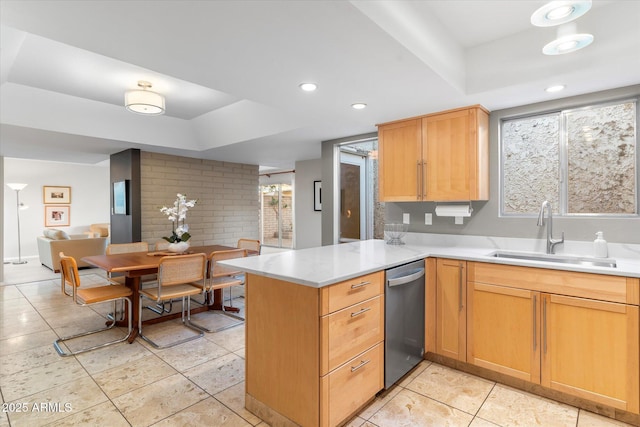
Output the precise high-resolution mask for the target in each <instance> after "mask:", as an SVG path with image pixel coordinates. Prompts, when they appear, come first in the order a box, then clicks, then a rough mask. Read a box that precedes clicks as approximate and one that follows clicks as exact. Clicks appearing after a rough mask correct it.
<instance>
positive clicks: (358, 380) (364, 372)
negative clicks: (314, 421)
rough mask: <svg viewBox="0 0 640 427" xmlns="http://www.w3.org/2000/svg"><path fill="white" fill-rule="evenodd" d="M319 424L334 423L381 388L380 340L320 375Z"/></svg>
mask: <svg viewBox="0 0 640 427" xmlns="http://www.w3.org/2000/svg"><path fill="white" fill-rule="evenodd" d="M321 387H322V391H321V394H320V408H321V409H320V413H321V415H320V418H321V422H320V425H322V426H327V425H328V426H336V425H338V424H339V423H340V422H342V421H345V418H347V417H348V416H350V415H352V414H353V413H354V412H355V411H357V410H358V409H359V408H360V407H361V406H362V405H364V404H365V403H367V402H368V401H369V400H370V399H373V398H374V396H375V395H376V393H377V392H378V391H380V390H382V388H383V387H384V346H383V344H382V343H380V344H377V345H376V346H374V347H373V348H370V349H368V350H367V351H365V352H364V353H362V354H360V355H358V356H356V357H354V358H353V359H351V360H349V362H347V363H345V364H344V365H342V366H340V367H339V368H338V369H336V370H335V371H333V372H331V373H330V374H329V375H325V376H324V377H322V378H321Z"/></svg>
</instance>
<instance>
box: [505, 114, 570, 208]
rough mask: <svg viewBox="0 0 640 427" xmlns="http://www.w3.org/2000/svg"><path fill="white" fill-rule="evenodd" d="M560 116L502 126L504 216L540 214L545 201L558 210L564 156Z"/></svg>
mask: <svg viewBox="0 0 640 427" xmlns="http://www.w3.org/2000/svg"><path fill="white" fill-rule="evenodd" d="M559 131H560V127H559V121H558V116H557V115H551V116H536V117H527V118H523V119H515V120H509V121H507V122H504V124H503V126H502V171H503V182H504V191H503V212H504V213H529V212H534V211H537V209H539V208H540V205H541V204H542V202H543V201H544V200H549V201H550V202H551V206H553V208H554V210H557V208H558V202H559V192H558V177H559V170H560V169H559V167H560V152H559V147H558V134H559Z"/></svg>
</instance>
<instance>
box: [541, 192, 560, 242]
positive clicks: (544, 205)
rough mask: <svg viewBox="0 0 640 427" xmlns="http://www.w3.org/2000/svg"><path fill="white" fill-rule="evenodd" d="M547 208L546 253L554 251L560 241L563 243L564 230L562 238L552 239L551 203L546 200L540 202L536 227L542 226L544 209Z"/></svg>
mask: <svg viewBox="0 0 640 427" xmlns="http://www.w3.org/2000/svg"><path fill="white" fill-rule="evenodd" d="M545 209H546V210H547V214H548V217H549V223H548V224H547V253H548V254H553V253H555V252H554V251H555V246H556V245H557V244H560V243H564V231H563V232H562V238H561V239H560V240H557V239H556V240H554V239H553V213H552V209H551V203H549V201H548V200H545V201H544V202H542V206H540V213H539V214H538V227H544V211H545Z"/></svg>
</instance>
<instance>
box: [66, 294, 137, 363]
mask: <svg viewBox="0 0 640 427" xmlns="http://www.w3.org/2000/svg"><path fill="white" fill-rule="evenodd" d="M125 300H126V303H127V310H128V311H127V313H128V314H129V322H128V331H127V334H126V335H125V336H124V337H123V338H120V339H117V340H114V341H109V342H106V343H103V344H98V345H94V346H93V347H88V348H83V349H80V350H77V351H73V352H71V351H70V352H68V353H65V351H64V350H63V349H62V347H60V344H62V343H64V342H65V341H69V340H72V339H75V338H80V337H85V336H87V335H92V334H95V333H98V332H103V331H107V330H109V329H112V328H113V327H114V326H115V324H116V322H115V321H113V322H111V324H110V325H109V326H107V327H106V328H101V329H96V330H93V331H88V332H82V333H80V334H75V335H69V336H66V337H62V338H58V339H57V340H55V341H54V343H53V347H54V348H55V349H56V351H57V352H58V354H59V355H60V356H62V357H67V356H75V355H77V354H82V353H86V352H88V351H91V350H95V349H97V348H102V347H107V346H109V345H112V344H117V343H119V342H123V341H126V340H127V339H128V338H129V336H130V335H131V331H132V329H133V328H132V325H131V300H130V299H129V298H122V301H123V303H122V304H123V308H124V301H125ZM114 301H117V300H114Z"/></svg>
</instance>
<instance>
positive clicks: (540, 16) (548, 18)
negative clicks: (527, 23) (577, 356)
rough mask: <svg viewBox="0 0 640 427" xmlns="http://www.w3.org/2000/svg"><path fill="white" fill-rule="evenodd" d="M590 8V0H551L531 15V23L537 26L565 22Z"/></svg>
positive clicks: (549, 25)
mask: <svg viewBox="0 0 640 427" xmlns="http://www.w3.org/2000/svg"><path fill="white" fill-rule="evenodd" d="M589 9H591V0H566V1H552V2H549V3H547V4H545V5H544V6H542V7H541V8H539V9H538V10H536V11H535V12H533V15H531V23H532V24H533V25H535V26H537V27H552V26H554V25H560V24H565V23H567V22H570V21H573V20H574V19H576V18H579V17H580V16H582V15H584V14H585V13H587V12H588V11H589Z"/></svg>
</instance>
